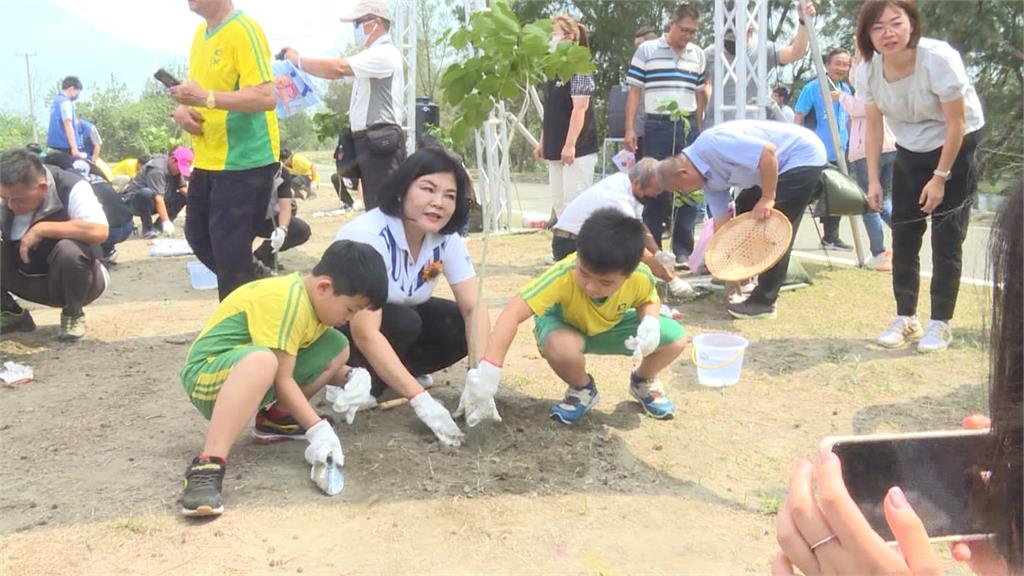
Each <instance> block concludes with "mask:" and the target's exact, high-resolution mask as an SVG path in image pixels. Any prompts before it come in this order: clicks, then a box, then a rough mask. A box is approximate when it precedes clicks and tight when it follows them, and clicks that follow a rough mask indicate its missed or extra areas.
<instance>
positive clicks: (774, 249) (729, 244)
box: [704, 209, 793, 282]
mask: <svg viewBox="0 0 1024 576" xmlns="http://www.w3.org/2000/svg"><path fill="white" fill-rule="evenodd" d="M792 238H793V225H792V224H790V223H789V219H788V218H786V215H785V214H783V213H782V212H779V211H778V210H775V209H772V213H771V216H769V217H768V218H766V219H764V220H757V219H756V218H754V216H753V214H751V213H750V212H745V213H743V214H740V215H739V216H737V217H735V218H733V219H732V220H729V221H728V222H726V223H725V225H724V226H722V228H721V229H719V230H715V234H714V236H712V237H711V241H710V242H708V248H707V251H706V252H704V264H705V265H706V266H707V267H708V270H709V271H711V274H712V275H713V276H714V277H715V278H718V279H720V280H725V281H727V282H738V281H740V280H746V279H748V278H753V277H754V276H757V275H758V274H760V273H761V272H764V271H765V270H767V269H769V268H771V267H772V266H773V265H775V263H776V262H778V261H779V259H780V258H782V256H783V255H784V254H785V253H786V250H788V249H789V242H790V240H791V239H792Z"/></svg>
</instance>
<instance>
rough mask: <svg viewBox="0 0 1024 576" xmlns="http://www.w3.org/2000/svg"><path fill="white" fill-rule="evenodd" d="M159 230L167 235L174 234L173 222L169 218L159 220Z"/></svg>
mask: <svg viewBox="0 0 1024 576" xmlns="http://www.w3.org/2000/svg"><path fill="white" fill-rule="evenodd" d="M160 230H161V231H162V232H163V233H164V234H165V235H167V236H170V235H171V234H174V222H171V221H170V220H161V221H160Z"/></svg>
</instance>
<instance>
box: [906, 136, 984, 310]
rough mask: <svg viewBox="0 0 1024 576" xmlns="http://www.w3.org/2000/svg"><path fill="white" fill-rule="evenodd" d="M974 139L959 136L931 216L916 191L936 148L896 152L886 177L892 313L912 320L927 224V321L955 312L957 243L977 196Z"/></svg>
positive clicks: (929, 168)
mask: <svg viewBox="0 0 1024 576" xmlns="http://www.w3.org/2000/svg"><path fill="white" fill-rule="evenodd" d="M977 148H978V133H977V132H972V133H970V134H967V135H965V136H964V140H963V143H962V144H961V145H960V153H959V154H957V157H956V161H955V162H953V171H952V172H953V174H952V177H951V178H950V180H949V181H948V182H946V193H945V196H944V197H943V199H942V203H941V204H939V205H938V207H937V208H935V210H934V212H932V214H931V216H929V215H928V214H925V213H924V212H921V207H920V205H919V204H918V202H919V199H920V196H921V189H922V188H924V185H925V184H926V183H927V182H928V181H929V180H931V178H932V172H933V171H934V170H935V169H936V167H937V166H938V164H939V156H941V155H942V148H936V149H935V150H932V151H930V152H911V151H910V150H906V149H904V148H901V147H899V146H897V147H896V163H895V165H894V166H893V176H892V291H893V295H894V296H895V297H896V313H897V314H899V315H900V316H913V315H914V314H917V296H918V292H919V289H920V285H921V260H920V252H921V243H922V238H923V237H924V231H925V229H927V227H928V219H929V218H930V219H931V222H932V283H931V298H932V309H931V319H932V320H942V321H944V322H948V321H949V319H950V318H952V317H953V311H954V310H955V309H956V298H957V294H958V293H959V292H960V270H961V268H962V266H963V242H964V238H965V237H966V236H967V225H968V223H969V222H970V218H971V206H972V205H973V203H974V198H975V193H976V192H977V190H978V173H977V163H976V160H975V151H976V150H977Z"/></svg>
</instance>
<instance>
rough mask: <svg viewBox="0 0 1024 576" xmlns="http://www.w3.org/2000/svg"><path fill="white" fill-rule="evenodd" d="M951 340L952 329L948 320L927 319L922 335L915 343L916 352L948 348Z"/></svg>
mask: <svg viewBox="0 0 1024 576" xmlns="http://www.w3.org/2000/svg"><path fill="white" fill-rule="evenodd" d="M952 341H953V329H952V328H950V326H949V322H943V321H942V320H929V321H928V323H927V324H925V325H924V337H922V338H921V341H920V342H918V343H917V351H918V352H938V351H940V350H945V349H946V348H949V343H950V342H952Z"/></svg>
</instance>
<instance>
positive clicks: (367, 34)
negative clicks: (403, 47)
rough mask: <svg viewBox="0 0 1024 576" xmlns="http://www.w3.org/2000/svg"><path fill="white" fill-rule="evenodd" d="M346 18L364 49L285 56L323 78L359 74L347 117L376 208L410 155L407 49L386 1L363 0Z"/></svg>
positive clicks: (368, 198) (370, 205) (367, 195)
mask: <svg viewBox="0 0 1024 576" xmlns="http://www.w3.org/2000/svg"><path fill="white" fill-rule="evenodd" d="M341 20H342V21H343V22H352V24H353V25H354V26H355V40H356V44H358V45H359V46H361V47H362V46H365V47H366V49H365V50H363V51H362V52H360V53H358V54H355V55H353V56H348V57H345V58H302V57H301V56H299V53H298V51H296V50H295V49H294V48H285V49H284V50H283V51H282V55H283V56H284V57H285V58H287V59H288V60H289V61H290V62H291V63H292V64H294V65H295V66H296V67H297V68H299V69H300V70H304V71H305V72H307V73H309V74H311V75H313V76H316V77H319V78H328V79H337V78H342V77H345V76H353V77H354V78H355V86H354V87H353V89H352V99H351V101H350V102H349V108H348V116H349V123H350V124H351V130H352V137H353V138H354V140H355V148H356V150H355V156H356V162H358V164H359V173H360V178H362V181H363V203H364V204H365V205H366V209H367V210H372V209H374V208H376V207H377V204H378V201H377V197H378V191H379V190H380V187H381V185H382V184H383V183H384V181H385V180H386V179H387V177H388V176H389V175H390V174H391V172H392V171H394V169H395V168H396V167H398V165H399V164H401V162H402V161H403V160H405V154H406V151H405V134H404V132H403V131H402V127H401V124H402V117H403V114H402V96H403V94H404V93H405V88H404V79H403V76H402V74H403V72H402V53H401V52H400V51H399V50H398V48H397V47H396V46H395V44H394V43H393V42H392V40H391V34H390V30H391V11H390V10H389V9H388V4H387V2H386V1H385V0H362V1H361V2H359V4H358V5H356V7H355V9H354V10H353V11H352V12H351V13H349V14H346V15H345V16H342V17H341Z"/></svg>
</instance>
